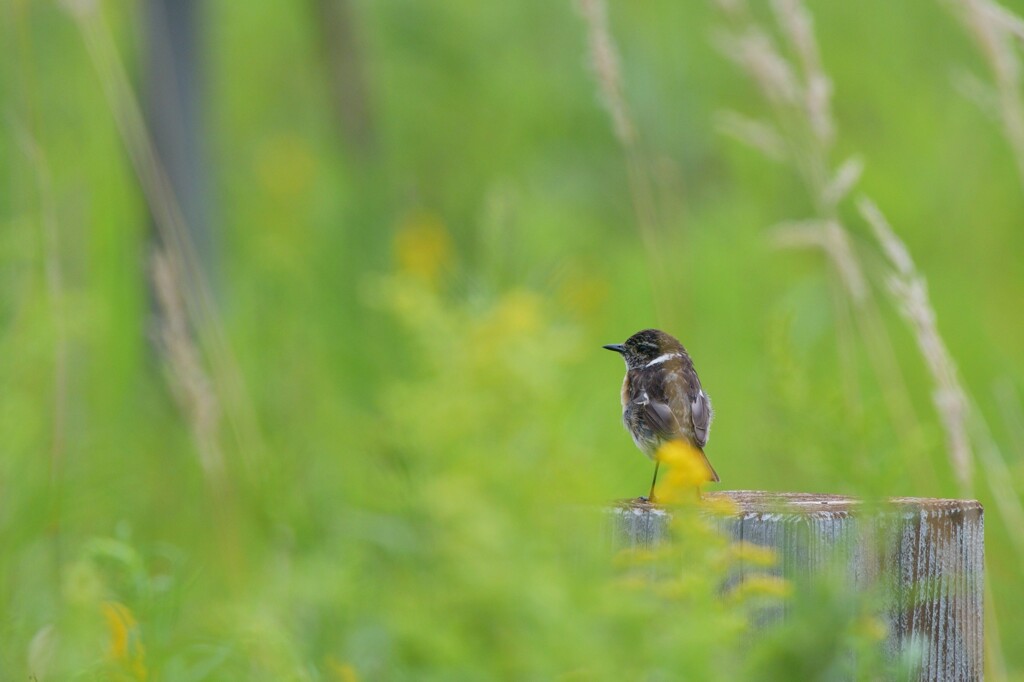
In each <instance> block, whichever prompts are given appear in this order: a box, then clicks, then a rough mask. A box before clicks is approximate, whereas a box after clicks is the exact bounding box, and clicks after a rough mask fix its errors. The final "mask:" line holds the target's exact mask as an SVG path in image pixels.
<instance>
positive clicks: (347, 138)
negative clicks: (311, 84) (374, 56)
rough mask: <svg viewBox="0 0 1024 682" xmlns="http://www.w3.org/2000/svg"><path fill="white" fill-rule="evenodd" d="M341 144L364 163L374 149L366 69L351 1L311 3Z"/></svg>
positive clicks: (316, 1)
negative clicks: (363, 160)
mask: <svg viewBox="0 0 1024 682" xmlns="http://www.w3.org/2000/svg"><path fill="white" fill-rule="evenodd" d="M311 1H312V8H313V12H314V16H315V19H316V26H317V29H318V30H319V32H320V41H321V44H322V46H323V51H324V61H325V67H326V72H327V78H328V87H329V89H330V94H331V104H332V106H333V107H334V112H335V116H336V117H337V120H338V127H339V130H340V132H341V137H342V142H343V143H344V145H345V147H346V148H347V150H348V151H349V152H351V153H352V154H353V155H354V156H356V157H359V158H361V159H365V158H367V157H369V156H371V155H372V153H373V151H374V147H375V139H374V130H373V127H374V126H373V118H372V116H371V114H370V102H369V89H368V87H367V79H366V66H365V60H364V58H363V51H362V48H361V45H360V41H359V30H358V26H357V24H356V15H355V12H354V11H353V9H352V2H351V0H311Z"/></svg>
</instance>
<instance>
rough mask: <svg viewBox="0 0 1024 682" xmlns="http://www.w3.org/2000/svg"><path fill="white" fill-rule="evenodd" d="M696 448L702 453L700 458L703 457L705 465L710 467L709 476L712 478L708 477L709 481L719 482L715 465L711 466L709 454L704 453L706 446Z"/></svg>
mask: <svg viewBox="0 0 1024 682" xmlns="http://www.w3.org/2000/svg"><path fill="white" fill-rule="evenodd" d="M694 449H695V450H696V451H697V452H699V453H700V458H701V460H703V462H704V466H706V467H707V468H708V476H710V478H709V479H708V480H709V482H710V483H718V472H717V471H715V467H713V466H711V462H710V461H708V456H707V455H705V454H704V448H694Z"/></svg>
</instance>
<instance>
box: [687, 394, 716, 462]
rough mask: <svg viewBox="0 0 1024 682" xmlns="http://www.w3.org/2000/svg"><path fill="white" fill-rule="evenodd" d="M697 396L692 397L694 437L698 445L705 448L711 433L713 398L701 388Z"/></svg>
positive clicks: (691, 416)
mask: <svg viewBox="0 0 1024 682" xmlns="http://www.w3.org/2000/svg"><path fill="white" fill-rule="evenodd" d="M697 386H698V389H697V392H696V393H695V394H691V395H690V419H692V420H693V435H694V438H695V440H696V441H697V445H699V446H700V447H704V446H705V445H707V443H708V435H709V434H710V432H711V416H712V414H713V412H712V410H711V398H709V397H708V394H707V393H705V392H704V390H703V389H701V388H699V386H700V383H698V384H697Z"/></svg>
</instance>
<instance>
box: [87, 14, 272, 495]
mask: <svg viewBox="0 0 1024 682" xmlns="http://www.w3.org/2000/svg"><path fill="white" fill-rule="evenodd" d="M73 4H74V5H75V6H74V7H72V16H73V17H74V18H75V22H76V23H77V25H78V28H79V30H80V32H81V34H82V37H83V39H84V41H85V46H86V49H87V51H88V53H89V57H90V59H91V60H92V63H93V66H94V68H95V70H96V73H97V75H98V77H99V80H100V85H101V86H102V88H103V92H104V94H105V95H106V98H107V103H108V105H109V106H110V110H111V113H112V114H113V117H114V120H115V123H116V124H117V127H118V130H119V132H120V134H121V138H122V142H123V144H124V146H125V149H126V150H127V152H128V155H129V157H130V159H131V161H132V165H133V166H134V168H135V172H136V174H137V175H138V178H139V182H140V185H141V187H142V191H143V193H144V195H145V197H146V201H147V203H148V205H149V207H150V210H151V211H152V213H153V219H154V222H155V224H156V226H157V230H158V231H159V234H160V236H161V238H162V241H163V244H164V246H165V248H166V249H167V259H168V263H169V266H168V267H170V268H171V269H172V270H174V271H176V276H175V277H174V278H172V279H173V282H172V283H173V284H174V285H175V286H179V287H180V288H181V300H182V304H183V307H184V310H185V312H186V313H187V315H188V318H189V320H190V321H191V323H192V325H191V326H192V328H193V329H194V330H195V331H196V333H198V334H199V335H200V338H201V340H202V341H203V344H202V345H203V347H204V348H205V349H206V350H207V351H208V353H209V355H210V358H209V360H210V366H211V370H212V374H213V386H214V387H215V389H216V391H217V393H218V394H219V395H220V398H221V400H222V401H223V403H224V407H225V416H226V417H227V420H228V423H229V424H230V425H231V428H232V431H233V433H234V436H235V439H236V442H237V444H238V448H237V450H238V455H239V458H240V460H241V462H242V463H243V464H244V465H246V471H247V472H248V473H249V474H250V476H255V477H258V476H259V475H260V473H261V472H260V471H259V467H258V466H257V464H256V462H258V461H259V459H260V457H261V453H262V446H261V439H260V437H259V436H258V427H257V422H256V417H255V414H254V412H253V410H252V407H251V405H250V404H249V402H248V399H247V393H246V391H245V388H244V384H243V381H242V376H241V372H240V370H239V368H238V367H237V363H236V361H235V359H234V356H233V354H232V352H231V350H230V346H229V344H228V341H227V338H226V335H225V333H224V331H223V328H222V326H221V323H220V319H219V316H218V313H217V311H216V306H215V305H214V302H213V297H212V294H211V293H210V290H209V286H208V285H207V283H206V281H205V278H204V276H203V272H202V269H201V267H200V264H199V259H198V257H197V255H196V252H195V249H194V247H193V245H192V243H191V239H190V237H189V233H188V229H187V226H186V224H185V220H184V217H183V216H182V213H181V210H180V207H179V206H178V203H177V201H176V200H175V197H174V192H173V190H172V188H171V185H170V182H169V181H168V178H167V175H166V173H165V172H164V170H163V168H162V166H161V165H160V163H159V160H158V158H157V155H156V152H155V149H154V146H153V142H152V139H151V137H150V135H149V133H148V131H147V130H146V126H145V123H144V120H143V117H142V114H141V111H140V108H139V104H138V100H137V98H136V97H135V95H134V93H133V92H132V89H131V86H130V84H129V81H128V77H127V74H126V73H125V70H124V66H123V64H122V62H121V59H120V57H119V56H118V54H117V50H116V47H115V44H114V40H113V37H112V36H111V34H110V30H109V27H108V26H107V24H106V23H105V21H104V19H103V17H102V14H101V12H100V11H98V10H96V9H95V8H93V7H91V6H84V7H83V6H81V5H82V4H83V3H73Z"/></svg>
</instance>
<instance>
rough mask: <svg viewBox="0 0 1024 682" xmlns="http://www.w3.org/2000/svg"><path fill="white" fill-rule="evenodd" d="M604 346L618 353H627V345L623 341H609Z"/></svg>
mask: <svg viewBox="0 0 1024 682" xmlns="http://www.w3.org/2000/svg"><path fill="white" fill-rule="evenodd" d="M602 348H607V349H608V350H613V351H615V352H616V353H625V352H626V347H625V346H623V345H622V344H621V343H609V344H608V345H607V346H602Z"/></svg>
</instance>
